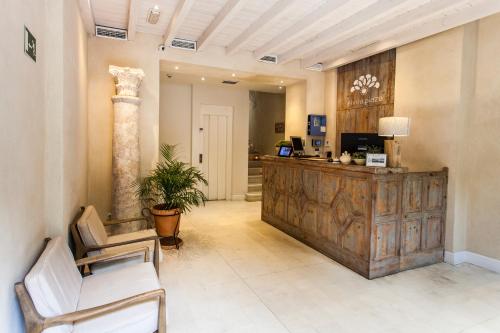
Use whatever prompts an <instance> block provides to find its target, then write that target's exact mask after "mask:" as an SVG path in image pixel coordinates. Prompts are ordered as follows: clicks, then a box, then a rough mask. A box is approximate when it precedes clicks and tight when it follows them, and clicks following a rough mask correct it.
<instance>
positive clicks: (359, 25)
mask: <svg viewBox="0 0 500 333" xmlns="http://www.w3.org/2000/svg"><path fill="white" fill-rule="evenodd" d="M364 3H367V1H363V2H360V4H361V5H362V4H364ZM421 3H422V1H421V0H378V1H376V2H371V3H370V4H369V5H368V6H362V7H361V8H359V7H358V9H359V10H357V11H351V13H350V15H349V16H346V17H345V19H343V20H342V21H340V22H338V23H337V24H335V25H333V26H331V27H329V28H327V29H326V30H323V31H322V32H321V33H319V34H318V35H316V36H315V37H314V38H312V39H309V40H307V41H305V42H304V43H302V44H300V45H298V46H297V47H295V48H293V49H291V50H289V51H287V52H285V53H283V54H280V55H279V59H280V62H282V63H286V62H289V61H292V60H295V59H302V58H303V57H304V56H306V55H310V54H311V53H314V52H317V50H321V49H323V48H324V47H325V45H328V44H332V43H336V42H339V41H341V40H343V39H346V38H349V37H351V36H354V35H356V34H357V33H359V31H362V30H363V29H364V28H366V27H369V26H372V25H373V24H375V23H376V22H379V21H381V20H384V19H386V18H387V17H391V16H393V15H397V14H398V13H401V12H403V11H404V10H406V9H407V8H408V7H415V6H418V5H419V4H421Z"/></svg>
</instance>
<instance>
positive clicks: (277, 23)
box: [79, 0, 500, 68]
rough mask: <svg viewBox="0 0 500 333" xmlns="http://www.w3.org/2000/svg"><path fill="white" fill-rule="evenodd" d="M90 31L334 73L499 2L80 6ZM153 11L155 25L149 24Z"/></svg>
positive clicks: (258, 0)
mask: <svg viewBox="0 0 500 333" xmlns="http://www.w3.org/2000/svg"><path fill="white" fill-rule="evenodd" d="M79 2H80V6H81V7H82V15H84V16H86V17H84V21H85V22H86V26H87V27H88V29H89V32H92V31H93V25H94V24H98V25H104V26H108V27H115V28H121V29H128V30H129V36H130V38H131V39H133V38H134V36H135V32H144V33H151V34H157V35H162V36H163V38H164V40H165V44H166V45H168V44H169V42H170V41H171V39H172V38H174V37H177V38H183V39H189V40H196V41H198V44H199V47H200V49H204V48H205V47H206V46H207V45H216V46H221V47H225V48H226V52H227V53H228V54H234V53H237V52H241V51H247V52H248V51H250V52H253V54H254V56H255V58H256V59H258V58H260V57H262V56H263V55H266V54H273V55H278V59H279V61H280V63H286V62H289V61H292V60H297V59H300V60H302V65H303V67H308V66H309V65H312V64H315V63H318V62H320V63H323V64H324V65H325V68H329V67H334V66H338V65H341V64H344V63H346V62H349V61H353V60H356V59H359V58H362V57H364V56H368V55H371V54H374V53H377V52H381V51H384V50H387V49H389V48H393V47H397V46H400V45H403V44H406V43H409V42H412V41H415V40H418V39H421V38H424V37H427V36H430V35H433V34H436V33H439V32H441V31H444V30H448V29H450V28H453V27H456V26H459V25H462V24H465V23H468V22H471V21H474V20H477V19H479V18H482V17H485V16H488V15H491V14H494V13H497V12H500V0H79ZM155 5H158V6H159V8H160V10H161V14H160V20H159V22H158V23H157V24H156V25H152V24H149V23H147V21H146V18H147V13H148V10H149V9H150V8H152V7H153V6H155Z"/></svg>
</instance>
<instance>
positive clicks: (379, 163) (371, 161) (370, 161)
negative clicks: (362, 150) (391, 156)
mask: <svg viewBox="0 0 500 333" xmlns="http://www.w3.org/2000/svg"><path fill="white" fill-rule="evenodd" d="M366 166H371V167H383V168H385V167H386V166H387V155H386V154H366Z"/></svg>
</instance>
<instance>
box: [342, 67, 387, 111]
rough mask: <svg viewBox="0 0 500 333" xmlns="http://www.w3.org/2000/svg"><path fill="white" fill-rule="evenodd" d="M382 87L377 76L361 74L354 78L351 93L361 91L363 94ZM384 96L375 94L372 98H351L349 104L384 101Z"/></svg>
mask: <svg viewBox="0 0 500 333" xmlns="http://www.w3.org/2000/svg"><path fill="white" fill-rule="evenodd" d="M378 88H380V82H378V80H377V77H376V76H374V75H371V74H366V75H361V76H360V77H359V78H357V79H356V80H354V82H353V83H352V87H351V94H354V93H359V94H361V95H366V94H367V93H368V91H369V90H370V89H378ZM383 101H384V97H383V96H375V97H371V98H364V99H355V100H354V99H351V98H349V99H348V101H347V104H348V106H353V105H368V104H371V103H379V102H383Z"/></svg>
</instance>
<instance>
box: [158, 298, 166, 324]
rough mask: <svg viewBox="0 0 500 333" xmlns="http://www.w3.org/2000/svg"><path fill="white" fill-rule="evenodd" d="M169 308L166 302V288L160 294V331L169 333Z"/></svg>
mask: <svg viewBox="0 0 500 333" xmlns="http://www.w3.org/2000/svg"><path fill="white" fill-rule="evenodd" d="M166 310H167V308H166V304H165V290H163V294H161V295H160V306H159V307H158V333H167V311H166Z"/></svg>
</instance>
